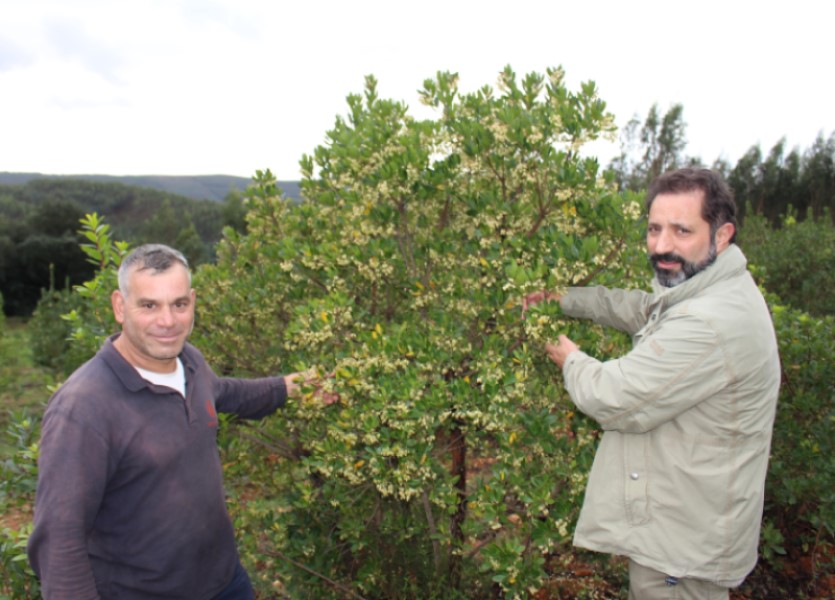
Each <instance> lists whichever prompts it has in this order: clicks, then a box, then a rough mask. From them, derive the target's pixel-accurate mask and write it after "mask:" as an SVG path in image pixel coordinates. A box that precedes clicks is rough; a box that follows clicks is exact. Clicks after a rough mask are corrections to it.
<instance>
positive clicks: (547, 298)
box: [522, 290, 560, 319]
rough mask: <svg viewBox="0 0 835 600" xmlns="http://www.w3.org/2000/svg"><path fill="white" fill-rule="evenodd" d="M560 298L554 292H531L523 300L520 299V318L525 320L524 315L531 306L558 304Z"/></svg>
mask: <svg viewBox="0 0 835 600" xmlns="http://www.w3.org/2000/svg"><path fill="white" fill-rule="evenodd" d="M559 299H560V297H559V296H557V295H556V294H555V293H554V292H548V291H545V290H542V291H539V292H531V293H530V294H528V295H527V296H525V297H524V298H522V318H523V319H524V318H525V313H526V312H527V311H528V309H529V308H530V307H531V306H534V305H536V304H539V303H540V302H559Z"/></svg>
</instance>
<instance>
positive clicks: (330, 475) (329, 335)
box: [194, 69, 647, 599]
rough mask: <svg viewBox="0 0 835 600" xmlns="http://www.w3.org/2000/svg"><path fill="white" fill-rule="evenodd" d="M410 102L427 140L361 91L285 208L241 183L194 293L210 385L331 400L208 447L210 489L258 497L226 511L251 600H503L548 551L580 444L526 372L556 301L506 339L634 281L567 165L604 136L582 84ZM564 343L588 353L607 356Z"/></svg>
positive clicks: (621, 221) (603, 118)
mask: <svg viewBox="0 0 835 600" xmlns="http://www.w3.org/2000/svg"><path fill="white" fill-rule="evenodd" d="M423 99H424V101H425V102H426V103H427V104H428V105H430V106H434V107H436V108H437V109H438V113H439V114H440V117H439V119H438V120H437V121H415V120H413V119H411V118H410V117H409V116H408V115H407V113H406V107H405V106H404V105H402V104H400V103H396V102H392V101H387V100H381V99H379V98H378V97H377V94H376V84H375V82H374V81H373V79H369V80H368V82H367V87H366V90H365V94H364V96H350V97H349V99H348V104H349V116H348V117H347V118H345V119H338V120H337V124H336V126H335V128H334V129H333V130H332V131H330V132H329V133H328V138H329V142H328V144H327V145H326V146H323V147H319V148H317V149H316V150H315V152H314V155H313V156H309V157H305V158H304V159H303V161H302V164H303V169H304V172H305V178H304V181H303V182H302V191H303V195H304V196H305V197H306V199H307V201H306V202H304V203H302V204H299V205H295V204H293V203H291V202H289V201H288V200H286V199H284V198H282V197H281V196H280V194H279V192H278V188H277V186H276V182H275V180H274V179H273V178H272V176H271V175H270V174H269V173H259V176H258V177H257V178H256V182H255V185H254V186H252V187H251V189H250V195H249V197H248V199H247V202H248V205H249V209H250V211H249V213H248V215H247V225H248V232H249V233H248V234H247V235H245V236H241V235H238V234H236V233H235V232H232V231H228V232H227V237H226V239H225V241H224V242H222V243H221V244H220V245H219V246H218V249H217V255H218V261H217V265H215V266H206V267H201V269H200V270H199V273H198V277H197V279H196V283H195V287H196V288H197V290H198V312H199V314H198V325H197V328H196V329H195V337H194V341H195V343H196V344H197V345H198V346H199V347H200V348H201V349H203V351H204V353H205V354H206V356H207V359H208V360H209V362H210V363H211V364H213V365H214V366H215V367H216V368H217V369H218V370H219V371H221V372H225V373H235V374H240V375H247V374H264V373H275V372H289V371H291V370H296V369H299V368H302V367H307V366H310V365H314V366H318V367H319V369H320V371H321V372H322V373H323V374H326V373H333V378H331V379H328V381H327V385H328V386H330V387H332V388H333V389H334V390H335V391H337V392H338V393H339V394H340V397H341V401H340V403H339V404H338V405H337V406H331V407H327V408H324V407H322V406H320V405H319V403H318V402H316V401H315V400H314V399H304V400H303V401H302V402H300V403H291V405H290V406H288V407H287V408H286V410H285V411H284V413H283V415H281V416H279V417H276V418H273V419H270V420H268V421H266V422H265V423H263V424H261V425H260V426H258V427H257V428H246V429H242V431H243V432H244V433H246V434H247V443H246V444H241V445H237V444H231V445H230V447H229V449H228V450H227V451H226V454H225V457H226V464H228V465H237V466H234V467H231V466H230V468H229V470H228V472H227V475H228V476H230V477H231V478H232V479H230V481H235V480H236V478H240V479H239V480H240V481H249V482H251V485H254V486H256V488H255V489H256V490H257V493H255V496H257V500H253V499H252V497H251V495H250V493H245V494H244V495H243V496H239V497H237V498H236V500H235V502H234V503H233V513H234V514H235V518H236V520H237V526H238V531H239V533H240V535H241V540H242V553H243V555H244V559H245V560H246V561H247V563H248V564H250V565H251V566H252V567H253V573H255V577H254V578H255V580H256V585H257V586H258V587H259V590H261V591H262V593H265V594H266V593H268V592H269V590H271V589H274V586H280V587H283V589H284V590H285V591H286V593H287V594H288V595H289V596H290V597H317V598H328V597H338V598H342V597H347V596H349V595H350V594H352V593H354V594H358V595H361V596H363V597H368V598H392V599H394V598H415V597H420V598H433V597H434V598H463V597H468V598H478V597H485V598H486V597H492V596H493V595H495V594H506V595H507V596H508V597H512V596H524V595H526V594H528V593H529V591H530V590H532V589H535V588H536V587H537V586H539V585H541V584H542V582H543V580H544V579H545V577H546V570H545V567H546V557H547V556H548V555H549V554H550V553H552V552H555V551H557V550H559V549H565V548H567V547H569V546H570V535H571V530H572V526H573V522H574V520H575V518H576V515H577V512H578V510H579V506H580V500H581V497H582V492H583V488H584V481H585V477H586V473H587V472H588V469H589V466H590V463H591V461H592V457H593V454H594V447H595V443H596V436H597V434H596V426H595V425H594V424H593V423H591V422H589V421H587V420H586V419H585V418H583V417H581V416H579V415H577V414H576V413H575V412H574V411H573V410H572V408H571V404H570V402H569V401H568V399H567V396H566V393H565V391H564V390H563V388H562V386H561V382H560V377H559V374H558V372H557V370H556V368H555V367H554V366H553V364H552V363H550V362H549V361H548V360H547V358H546V357H545V355H544V351H543V344H544V341H545V340H546V339H553V338H554V337H555V336H556V334H557V332H559V331H564V330H565V328H566V327H568V326H569V323H568V322H567V321H566V319H565V318H563V317H562V316H561V315H560V314H559V311H558V306H557V305H550V306H548V305H546V306H541V307H537V309H536V310H534V311H532V312H531V313H530V314H529V316H528V318H527V319H525V320H522V319H521V311H520V305H519V304H520V299H521V298H522V296H523V295H524V294H526V293H528V292H531V291H533V290H538V289H543V288H546V287H547V288H548V289H554V288H561V287H563V286H566V285H570V284H578V285H582V284H584V283H588V282H589V281H591V280H592V279H595V280H596V281H618V282H619V283H621V284H626V285H636V283H635V282H636V281H640V282H641V283H643V284H645V283H646V281H647V277H646V275H647V267H646V262H647V261H646V258H645V257H644V255H643V250H642V243H641V241H640V239H639V237H637V236H640V234H641V227H639V226H637V224H636V220H637V218H638V216H639V214H640V212H641V211H640V204H639V202H638V201H637V200H636V198H634V197H632V196H626V197H622V196H620V195H618V194H616V193H615V192H614V186H613V185H610V184H608V183H607V182H606V181H605V180H604V179H603V178H602V177H600V175H599V173H598V165H597V162H596V161H595V160H594V159H588V158H583V156H582V153H581V152H580V151H579V150H580V148H581V147H582V144H583V143H584V142H585V141H588V140H591V139H594V137H596V136H598V135H602V134H603V133H604V132H605V131H607V130H608V129H609V127H610V121H609V116H608V115H606V114H605V112H604V111H603V104H602V103H601V102H600V101H599V100H597V99H596V97H595V95H594V88H593V86H592V85H591V84H587V85H585V86H583V88H582V90H581V91H580V92H578V93H574V92H570V91H569V90H567V89H566V88H565V86H564V84H563V81H562V72H561V71H560V70H553V71H549V73H548V76H547V77H541V76H537V75H529V76H527V77H526V78H525V79H524V80H523V81H522V82H521V83H519V82H517V81H516V76H515V75H514V74H513V73H512V72H511V71H510V70H509V69H508V70H506V71H505V72H504V73H503V74H502V76H501V85H500V90H498V91H497V92H493V91H492V90H481V91H479V92H477V93H474V94H469V95H462V94H459V93H458V91H457V88H456V78H455V77H454V76H452V75H449V74H439V76H438V78H437V79H436V80H430V81H427V82H426V83H425V87H424V90H423ZM571 327H572V330H573V332H574V335H576V336H577V339H578V340H580V341H581V343H582V345H583V347H584V348H586V349H588V350H589V351H591V352H594V353H596V354H598V355H600V356H606V355H614V354H618V353H620V352H623V351H624V350H625V348H626V347H627V343H626V342H627V341H626V340H625V338H610V337H606V338H604V337H603V336H602V335H601V331H600V330H599V329H598V328H596V327H595V326H593V325H591V324H588V323H572V324H571ZM613 340H616V341H613ZM253 440H254V441H253ZM258 446H260V447H261V448H263V449H264V454H260V455H259V454H257V453H255V452H253V450H252V448H253V447H258ZM264 455H266V456H272V457H273V458H272V459H269V460H267V459H265V458H264ZM247 461H248V466H247V467H243V465H244V464H245V463H247ZM244 471H245V472H244ZM251 491H252V489H250V490H249V492H251Z"/></svg>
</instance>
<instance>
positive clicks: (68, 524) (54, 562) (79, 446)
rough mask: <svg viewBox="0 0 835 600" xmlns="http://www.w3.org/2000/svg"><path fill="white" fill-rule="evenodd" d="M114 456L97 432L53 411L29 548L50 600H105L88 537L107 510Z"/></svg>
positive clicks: (48, 416)
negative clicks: (103, 504) (101, 509)
mask: <svg viewBox="0 0 835 600" xmlns="http://www.w3.org/2000/svg"><path fill="white" fill-rule="evenodd" d="M108 455H109V450H108V448H107V444H106V442H105V440H104V439H103V438H102V437H101V436H100V435H99V434H98V433H97V432H95V431H91V429H90V428H89V427H84V426H83V425H81V424H80V423H78V422H76V421H74V420H73V419H72V418H71V417H70V416H68V415H64V414H61V413H60V412H59V411H47V413H46V415H45V417H44V423H43V429H42V433H41V445H40V456H39V459H38V490H37V494H36V500H35V527H34V530H33V532H32V535H31V537H30V538H29V543H28V548H27V550H28V554H29V561H30V563H31V564H32V568H33V569H34V570H35V573H37V574H38V576H39V577H40V579H41V586H42V592H43V596H44V598H45V599H46V600H94V599H97V598H99V595H98V592H97V590H96V583H95V579H94V577H93V570H92V566H91V564H90V560H89V558H88V549H87V534H88V532H89V531H90V530H91V529H92V527H93V521H94V519H95V516H96V513H97V512H98V509H99V506H100V505H101V501H102V497H103V493H104V487H105V481H106V473H107V468H108Z"/></svg>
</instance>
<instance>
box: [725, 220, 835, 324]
mask: <svg viewBox="0 0 835 600" xmlns="http://www.w3.org/2000/svg"><path fill="white" fill-rule="evenodd" d="M739 238H740V247H741V248H742V249H743V251H744V252H745V256H746V257H747V258H748V261H749V262H750V263H752V264H754V265H757V266H758V267H760V268H761V271H759V274H760V277H761V280H762V284H763V286H764V287H765V288H766V289H767V290H768V291H769V292H772V293H774V294H776V295H777V296H779V298H780V300H782V301H783V302H785V303H787V304H789V305H790V306H792V307H794V308H796V309H798V310H802V311H805V312H808V313H809V314H811V315H817V316H823V315H835V276H833V272H835V227H833V226H832V219H831V217H830V214H829V212H828V211H825V212H824V214H823V216H822V217H821V218H820V219H814V218H813V216H812V213H811V211H810V212H809V213H808V214H807V216H806V219H804V220H802V221H798V220H797V217H796V214H795V213H794V211H792V210H790V211H789V213H788V214H787V215H785V216H784V217H783V220H782V223H781V225H780V227H779V228H777V229H772V228H771V227H770V226H769V224H768V221H767V219H766V218H765V217H763V216H758V215H753V214H750V210H749V216H747V217H746V218H745V223H744V225H743V226H742V227H741V228H740V233H739Z"/></svg>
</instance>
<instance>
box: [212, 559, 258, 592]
mask: <svg viewBox="0 0 835 600" xmlns="http://www.w3.org/2000/svg"><path fill="white" fill-rule="evenodd" d="M212 600H255V590H253V589H252V582H251V581H250V580H249V574H248V573H247V572H246V569H244V568H243V566H242V565H241V563H238V566H237V568H236V569H235V575H234V576H233V577H232V581H231V582H230V583H229V585H227V586H226V589H224V590H223V591H222V592H221V593H219V594H218V595H217V596H215V597H214V598H212Z"/></svg>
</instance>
